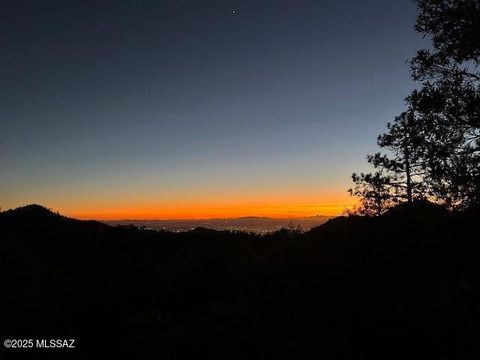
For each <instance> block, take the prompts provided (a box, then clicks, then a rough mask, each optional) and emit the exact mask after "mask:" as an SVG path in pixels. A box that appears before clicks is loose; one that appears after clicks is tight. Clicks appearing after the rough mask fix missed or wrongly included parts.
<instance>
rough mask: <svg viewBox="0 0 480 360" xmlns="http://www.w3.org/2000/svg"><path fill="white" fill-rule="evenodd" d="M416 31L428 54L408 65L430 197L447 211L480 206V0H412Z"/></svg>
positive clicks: (421, 54)
mask: <svg viewBox="0 0 480 360" xmlns="http://www.w3.org/2000/svg"><path fill="white" fill-rule="evenodd" d="M415 2H416V4H417V5H418V8H419V11H420V13H419V16H418V18H417V24H416V30H417V31H418V32H420V33H422V34H424V35H426V36H429V37H431V38H432V43H433V48H432V49H431V50H420V51H418V53H417V55H416V57H415V58H414V59H413V60H412V61H411V63H410V64H411V74H412V78H413V79H414V80H416V81H421V82H422V85H423V87H422V89H421V90H420V91H419V93H418V106H417V111H418V113H419V116H420V117H421V118H422V122H423V124H424V127H425V129H426V130H425V143H424V145H425V150H426V151H425V159H426V165H427V166H426V168H425V170H427V171H428V185H429V193H430V195H431V196H432V197H433V198H435V199H436V200H437V201H439V202H442V203H445V204H447V205H448V206H449V207H451V208H465V207H469V206H472V205H475V204H479V203H480V69H479V65H480V35H479V34H480V1H478V0H462V1H451V0H435V1H434V0H416V1H415Z"/></svg>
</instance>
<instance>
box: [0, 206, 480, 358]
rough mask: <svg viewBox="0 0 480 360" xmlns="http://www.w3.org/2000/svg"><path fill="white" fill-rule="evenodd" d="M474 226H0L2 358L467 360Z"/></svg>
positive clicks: (411, 214) (469, 217)
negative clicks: (257, 230)
mask: <svg viewBox="0 0 480 360" xmlns="http://www.w3.org/2000/svg"><path fill="white" fill-rule="evenodd" d="M479 220H480V217H479V213H478V212H473V211H472V212H469V213H463V214H448V213H446V212H444V211H443V210H441V209H439V208H437V207H434V206H432V205H428V204H423V205H417V206H414V207H412V208H397V209H394V210H393V211H391V212H390V213H389V214H387V215H384V216H382V217H379V218H360V217H350V218H336V219H333V220H330V221H329V222H328V223H326V224H324V225H322V226H320V227H318V228H315V229H313V230H312V231H310V232H307V233H305V234H297V233H295V232H291V231H280V232H277V233H275V234H272V235H269V236H256V235H249V234H245V233H229V232H216V231H210V230H206V229H197V230H195V231H191V232H188V233H183V234H172V233H163V232H160V233H157V232H150V231H142V230H136V229H128V228H114V227H109V226H106V225H103V224H100V223H96V222H82V221H78V220H73V219H68V218H64V217H61V216H58V215H56V214H53V213H50V212H48V211H47V210H45V209H43V208H40V207H38V206H30V207H26V208H21V209H17V210H14V211H9V212H4V213H1V214H0V249H1V250H0V267H1V274H2V291H1V297H0V300H1V304H0V305H1V306H0V335H1V336H2V338H1V340H2V342H3V341H4V340H5V339H29V338H32V339H44V338H46V339H52V338H54V339H66V338H67V339H68V338H75V339H76V343H75V344H76V349H36V350H27V349H5V348H3V346H2V349H1V350H0V358H2V359H3V358H9V357H13V356H15V357H22V358H23V357H28V356H30V355H31V356H35V358H38V357H39V356H40V357H41V356H42V355H43V356H46V357H51V356H54V355H55V358H56V357H58V356H63V357H65V358H73V357H77V358H87V357H92V356H93V355H96V354H109V355H110V357H111V358H114V356H118V355H129V354H131V353H135V354H136V356H135V357H132V358H144V357H146V356H147V355H148V358H158V359H169V358H173V359H178V358H185V359H204V358H205V359H209V358H212V359H258V358H264V359H279V358H291V359H302V358H305V359H312V358H322V359H371V358H372V357H379V356H380V357H382V358H383V359H406V358H422V359H468V358H475V359H478V358H479V356H480V283H479V274H480V269H479V268H480V261H479V255H480V251H479V250H480V244H479V239H478V229H479Z"/></svg>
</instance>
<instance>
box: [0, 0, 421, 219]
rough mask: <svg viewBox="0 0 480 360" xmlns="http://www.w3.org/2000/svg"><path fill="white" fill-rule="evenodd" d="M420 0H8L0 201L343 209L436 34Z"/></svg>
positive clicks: (261, 211) (167, 214)
mask: <svg viewBox="0 0 480 360" xmlns="http://www.w3.org/2000/svg"><path fill="white" fill-rule="evenodd" d="M415 18H416V10H415V8H414V5H413V4H412V3H411V2H410V1H409V0H395V1H385V0H365V1H358V0H350V1H346V0H345V1H342V0H335V1H334V0H332V1H318V0H311V1H310V0H305V1H304V0H255V1H254V0H251V1H243V0H238V1H229V0H217V1H208V0H206V1H193V0H192V1H186V0H183V1H182V0H172V1H160V0H158V1H140V0H137V1H123V0H116V1H113V0H112V1H102V0H97V1H74V0H58V1H49V0H45V1H36V0H32V1H27V0H18V1H17V0H11V1H8V0H7V1H1V3H0V206H1V207H2V209H3V210H6V209H9V208H14V207H17V206H21V205H25V204H30V203H38V204H42V205H45V206H47V207H50V208H52V209H54V210H58V211H60V212H61V213H63V214H65V215H68V216H74V217H79V218H95V219H122V218H131V219H134V218H141V219H153V218H158V219H171V218H206V217H235V216H246V215H261V216H274V217H297V216H310V215H317V214H323V215H336V214H339V213H341V212H342V211H343V210H344V209H345V208H346V207H348V206H351V205H352V204H353V203H354V202H355V200H354V199H352V198H350V197H349V196H348V193H347V189H348V187H349V186H350V176H351V173H352V172H354V171H361V170H365V169H366V168H367V167H366V164H365V156H366V154H367V153H370V152H374V151H376V146H375V140H376V136H377V135H378V134H379V133H381V132H382V131H383V130H384V128H385V124H386V122H388V121H391V120H393V118H394V116H396V115H398V114H399V113H400V112H401V111H402V110H403V104H404V102H403V99H404V97H405V96H406V95H407V94H408V93H409V90H410V89H411V88H412V87H413V86H414V84H413V83H412V82H411V81H410V79H409V71H408V66H407V64H406V63H405V62H406V60H407V59H408V58H411V57H413V56H414V54H415V51H416V50H417V49H419V48H422V47H424V46H425V42H426V40H422V38H421V36H420V35H418V34H416V33H415V32H414V29H413V25H414V21H415Z"/></svg>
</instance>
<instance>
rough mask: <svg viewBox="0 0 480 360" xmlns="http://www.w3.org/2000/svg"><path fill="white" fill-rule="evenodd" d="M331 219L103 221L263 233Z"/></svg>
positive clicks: (307, 226) (171, 228)
mask: <svg viewBox="0 0 480 360" xmlns="http://www.w3.org/2000/svg"><path fill="white" fill-rule="evenodd" d="M329 219H331V217H330V216H321V215H318V216H310V217H301V218H269V217H259V216H246V217H239V218H213V219H180V220H128V219H126V220H111V221H104V223H106V224H108V225H112V226H117V225H120V226H127V225H134V226H137V227H145V228H147V229H153V230H168V231H174V232H180V231H188V230H192V229H195V228H198V227H203V228H208V229H214V230H241V231H249V232H258V233H265V232H271V231H276V230H278V229H281V228H291V227H294V228H298V227H299V228H300V229H301V230H304V231H308V230H310V229H312V228H313V227H316V226H319V225H322V224H324V223H325V222H327V221H328V220H329Z"/></svg>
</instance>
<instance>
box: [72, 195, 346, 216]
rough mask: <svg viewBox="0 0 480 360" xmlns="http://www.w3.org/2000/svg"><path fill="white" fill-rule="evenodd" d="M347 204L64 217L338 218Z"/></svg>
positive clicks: (149, 209)
mask: <svg viewBox="0 0 480 360" xmlns="http://www.w3.org/2000/svg"><path fill="white" fill-rule="evenodd" d="M349 200H350V201H349V202H348V203H346V202H338V203H333V204H318V205H317V204H301V205H283V204H265V205H238V206H221V205H220V206H201V205H196V206H178V207H166V208H160V207H155V206H151V205H143V206H142V205H139V206H122V207H114V208H102V209H84V210H73V211H66V212H65V214H66V215H67V216H71V217H75V218H78V219H95V220H123V219H128V220H154V219H164V220H179V219H208V218H236V217H244V216H263V217H271V218H300V217H310V216H316V215H323V216H339V215H342V214H343V213H344V212H345V211H346V210H348V209H351V208H352V207H353V206H354V205H355V204H354V203H353V202H352V199H349Z"/></svg>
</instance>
